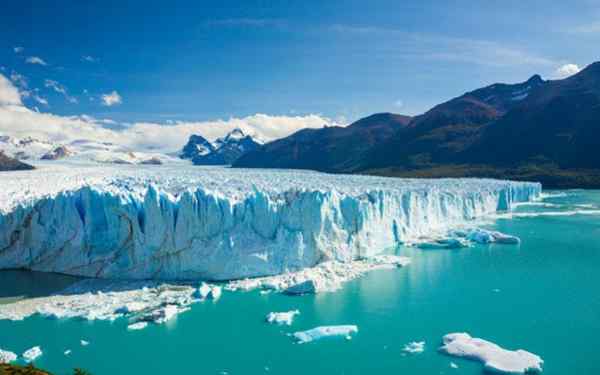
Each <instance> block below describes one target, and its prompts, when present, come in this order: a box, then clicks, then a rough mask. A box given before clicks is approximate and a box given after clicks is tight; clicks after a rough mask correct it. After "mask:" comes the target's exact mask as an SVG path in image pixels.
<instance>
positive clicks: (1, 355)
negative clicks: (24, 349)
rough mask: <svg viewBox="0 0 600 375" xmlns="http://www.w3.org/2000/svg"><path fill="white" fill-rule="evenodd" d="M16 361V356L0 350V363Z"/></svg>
mask: <svg viewBox="0 0 600 375" xmlns="http://www.w3.org/2000/svg"><path fill="white" fill-rule="evenodd" d="M16 360H17V355H16V354H15V353H13V352H9V351H8V350H2V349H0V363H10V362H14V361H16Z"/></svg>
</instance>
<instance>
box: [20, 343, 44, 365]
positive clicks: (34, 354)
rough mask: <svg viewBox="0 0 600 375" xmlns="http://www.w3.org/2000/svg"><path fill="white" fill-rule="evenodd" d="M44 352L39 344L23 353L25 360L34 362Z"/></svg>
mask: <svg viewBox="0 0 600 375" xmlns="http://www.w3.org/2000/svg"><path fill="white" fill-rule="evenodd" d="M42 354H43V353H42V349H41V348H40V347H39V346H34V347H33V348H31V349H27V350H26V351H25V352H24V353H23V355H22V357H23V359H24V360H25V362H33V361H35V360H36V359H37V358H38V357H39V356H41V355H42Z"/></svg>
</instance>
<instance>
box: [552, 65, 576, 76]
mask: <svg viewBox="0 0 600 375" xmlns="http://www.w3.org/2000/svg"><path fill="white" fill-rule="evenodd" d="M580 71H581V68H580V67H579V66H578V65H577V64H564V65H561V66H559V67H558V68H557V69H556V70H555V71H554V74H555V76H556V78H567V77H570V76H572V75H573V74H576V73H579V72H580Z"/></svg>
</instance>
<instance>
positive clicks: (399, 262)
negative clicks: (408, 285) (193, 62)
mask: <svg viewBox="0 0 600 375" xmlns="http://www.w3.org/2000/svg"><path fill="white" fill-rule="evenodd" d="M408 264H410V259H409V258H407V257H404V256H397V255H375V256H372V257H369V258H364V259H360V260H356V261H352V262H336V261H327V262H322V263H319V264H318V265H317V266H315V267H311V268H305V269H303V270H300V271H297V272H287V273H284V274H281V275H276V276H267V277H257V278H253V279H242V280H234V281H230V282H229V283H227V285H226V286H225V289H228V290H252V289H260V290H274V291H281V292H284V293H288V294H307V293H320V292H331V291H335V290H338V289H340V288H341V287H342V285H343V284H344V283H346V282H348V281H351V280H354V279H356V278H358V277H360V276H362V275H364V274H365V273H367V272H370V271H373V270H380V269H394V268H400V267H404V266H407V265H408ZM290 288H291V290H290Z"/></svg>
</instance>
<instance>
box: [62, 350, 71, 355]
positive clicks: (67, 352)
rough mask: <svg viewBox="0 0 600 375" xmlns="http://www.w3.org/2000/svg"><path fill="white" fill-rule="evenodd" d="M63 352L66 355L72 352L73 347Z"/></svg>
mask: <svg viewBox="0 0 600 375" xmlns="http://www.w3.org/2000/svg"><path fill="white" fill-rule="evenodd" d="M63 354H64V355H69V354H71V349H67V350H65V351H64V353H63Z"/></svg>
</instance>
